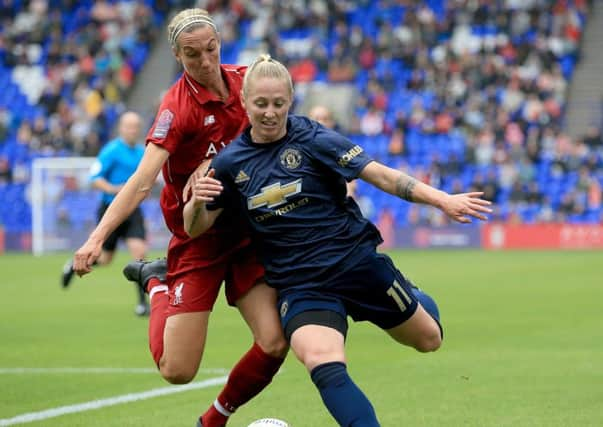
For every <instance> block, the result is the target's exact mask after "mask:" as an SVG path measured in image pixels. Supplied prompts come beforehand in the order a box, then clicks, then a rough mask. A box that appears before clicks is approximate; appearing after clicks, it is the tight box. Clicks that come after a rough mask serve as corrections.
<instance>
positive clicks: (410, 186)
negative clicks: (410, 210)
mask: <svg viewBox="0 0 603 427" xmlns="http://www.w3.org/2000/svg"><path fill="white" fill-rule="evenodd" d="M360 178H361V179H362V180H364V181H366V182H369V183H371V184H373V185H374V186H375V187H377V188H379V189H381V190H383V191H385V192H386V193H390V194H393V195H394V196H398V197H400V198H401V199H404V200H407V201H409V202H415V203H425V204H428V205H431V206H435V207H436V208H438V209H440V210H442V211H443V212H444V213H445V214H446V215H448V217H450V218H451V219H453V220H454V221H457V222H461V223H469V222H471V217H473V218H477V219H480V220H482V221H486V220H487V217H486V216H485V215H484V214H488V213H490V212H492V209H490V208H489V207H488V206H490V205H491V204H492V203H491V202H490V201H488V200H484V199H482V198H481V196H482V195H483V193H482V192H472V193H461V194H448V193H446V192H445V191H441V190H438V189H437V188H434V187H432V186H430V185H427V184H425V183H423V182H420V181H418V180H417V179H415V178H413V177H412V176H410V175H407V174H405V173H404V172H401V171H399V170H396V169H392V168H389V167H387V166H385V165H382V164H381V163H379V162H375V161H373V162H370V163H369V164H367V165H366V166H365V168H364V169H363V170H362V172H360Z"/></svg>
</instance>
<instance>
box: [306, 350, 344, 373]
mask: <svg viewBox="0 0 603 427" xmlns="http://www.w3.org/2000/svg"><path fill="white" fill-rule="evenodd" d="M297 356H298V358H299V359H300V361H301V362H302V363H303V364H304V366H305V367H306V369H308V371H312V369H314V368H315V367H317V366H319V365H322V364H323V363H330V362H342V363H345V356H344V355H343V354H341V353H340V352H338V351H321V350H320V349H312V350H310V351H305V352H304V353H303V354H299V355H297Z"/></svg>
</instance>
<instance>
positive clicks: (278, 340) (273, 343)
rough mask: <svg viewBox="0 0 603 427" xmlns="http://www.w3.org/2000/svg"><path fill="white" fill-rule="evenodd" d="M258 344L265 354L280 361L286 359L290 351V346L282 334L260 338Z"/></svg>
mask: <svg viewBox="0 0 603 427" xmlns="http://www.w3.org/2000/svg"><path fill="white" fill-rule="evenodd" d="M256 343H257V344H258V345H259V346H260V348H261V349H262V351H263V352H264V353H266V354H267V355H269V356H272V357H276V358H279V359H280V358H284V357H285V356H286V355H287V351H289V344H288V343H287V341H286V340H285V337H284V335H283V334H282V333H279V334H273V335H271V336H268V337H259V338H258V339H257V340H256Z"/></svg>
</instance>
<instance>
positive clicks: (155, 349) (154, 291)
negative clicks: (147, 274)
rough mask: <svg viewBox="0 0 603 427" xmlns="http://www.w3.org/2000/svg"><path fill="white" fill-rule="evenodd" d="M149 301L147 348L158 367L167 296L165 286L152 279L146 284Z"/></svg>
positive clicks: (161, 350) (154, 278) (161, 353)
mask: <svg viewBox="0 0 603 427" xmlns="http://www.w3.org/2000/svg"><path fill="white" fill-rule="evenodd" d="M147 290H148V291H149V299H150V301H151V314H150V315H149V348H150V349H151V354H152V355H153V360H155V363H156V364H157V367H159V360H160V359H161V356H162V355H163V330H164V329H165V321H166V319H167V316H166V313H167V306H168V304H169V296H168V293H167V290H168V288H167V285H166V284H165V283H161V282H160V281H159V279H157V278H156V277H153V278H151V279H149V283H147Z"/></svg>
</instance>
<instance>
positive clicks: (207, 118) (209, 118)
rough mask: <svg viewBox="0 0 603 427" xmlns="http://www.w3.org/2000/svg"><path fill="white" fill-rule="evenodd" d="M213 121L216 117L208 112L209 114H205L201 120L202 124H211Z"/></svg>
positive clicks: (214, 121)
mask: <svg viewBox="0 0 603 427" xmlns="http://www.w3.org/2000/svg"><path fill="white" fill-rule="evenodd" d="M214 123H216V118H215V117H214V115H213V114H210V115H209V116H205V119H204V120H203V126H207V125H212V124H214Z"/></svg>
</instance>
